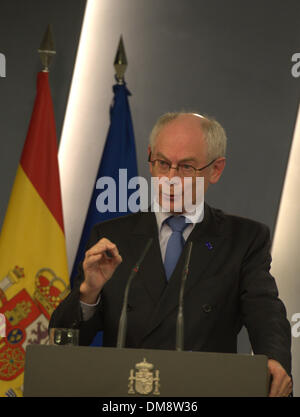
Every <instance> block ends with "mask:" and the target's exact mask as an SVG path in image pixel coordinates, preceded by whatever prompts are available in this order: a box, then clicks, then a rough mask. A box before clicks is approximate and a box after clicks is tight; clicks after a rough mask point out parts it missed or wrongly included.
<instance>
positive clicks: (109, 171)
mask: <svg viewBox="0 0 300 417" xmlns="http://www.w3.org/2000/svg"><path fill="white" fill-rule="evenodd" d="M113 92H114V99H113V104H112V106H111V108H110V127H109V130H108V134H107V138H106V142H105V146H104V150H103V154H102V158H101V161H100V165H99V169H98V173H97V176H96V180H95V183H94V188H93V193H92V196H91V200H90V204H89V208H88V212H87V216H86V220H85V224H84V227H83V231H82V235H81V239H80V243H79V246H78V251H77V254H76V258H75V261H74V264H73V269H72V274H71V285H72V282H73V280H74V278H75V276H76V274H77V273H78V266H79V264H80V262H81V261H82V260H83V258H84V253H85V250H86V245H87V242H88V239H89V235H90V232H91V230H92V227H93V225H94V224H96V223H99V222H102V221H105V220H108V219H112V218H115V217H119V216H121V215H125V214H128V213H129V212H130V211H129V208H128V206H127V205H125V204H124V203H125V201H124V199H123V202H122V207H121V208H120V206H119V205H118V202H119V194H120V188H121V192H123V193H124V185H125V184H124V178H123V179H121V180H120V177H119V170H120V169H122V170H126V180H127V183H126V187H127V184H128V182H129V180H130V179H131V178H133V177H135V176H137V159H136V150H135V140H134V131H133V124H132V119H131V112H130V107H129V101H128V96H130V95H131V93H130V92H129V90H128V89H127V87H126V83H124V84H116V85H114V86H113ZM124 172H125V171H123V173H124ZM103 177H110V178H112V179H113V180H114V182H115V184H116V195H115V201H116V202H117V204H116V210H107V211H106V212H101V211H99V206H98V207H97V198H98V197H99V194H100V193H101V190H99V188H97V187H96V184H97V180H98V179H100V178H103ZM132 193H133V190H126V193H124V194H126V201H128V198H129V197H130V195H131V194H132ZM125 206H126V207H125ZM101 343H102V339H101V336H98V337H97V338H96V340H95V342H94V343H93V345H101Z"/></svg>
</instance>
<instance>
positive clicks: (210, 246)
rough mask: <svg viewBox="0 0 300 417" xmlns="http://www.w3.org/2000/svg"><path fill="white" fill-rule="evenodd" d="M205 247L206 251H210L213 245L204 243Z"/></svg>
mask: <svg viewBox="0 0 300 417" xmlns="http://www.w3.org/2000/svg"><path fill="white" fill-rule="evenodd" d="M205 246H206V247H207V249H209V250H212V248H213V245H212V244H211V243H210V242H206V243H205Z"/></svg>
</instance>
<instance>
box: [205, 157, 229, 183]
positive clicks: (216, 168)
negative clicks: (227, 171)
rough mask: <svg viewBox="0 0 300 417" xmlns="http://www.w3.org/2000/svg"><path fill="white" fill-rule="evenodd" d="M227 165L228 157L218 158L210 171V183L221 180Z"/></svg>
mask: <svg viewBox="0 0 300 417" xmlns="http://www.w3.org/2000/svg"><path fill="white" fill-rule="evenodd" d="M225 165H226V158H225V157H222V158H218V159H217V160H216V161H215V162H214V163H213V165H212V168H211V172H210V176H209V182H210V184H216V183H217V182H218V181H219V179H220V177H221V175H222V173H223V170H224V168H225Z"/></svg>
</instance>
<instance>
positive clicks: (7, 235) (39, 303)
mask: <svg viewBox="0 0 300 417" xmlns="http://www.w3.org/2000/svg"><path fill="white" fill-rule="evenodd" d="M68 291H69V278H68V267H67V256H66V245H65V236H64V225H63V212H62V203H61V192H60V180H59V170H58V159H57V138H56V129H55V118H54V110H53V104H52V98H51V92H50V87H49V80H48V73H47V72H39V73H38V76H37V93H36V99H35V103H34V108H33V112H32V116H31V120H30V124H29V128H28V132H27V137H26V141H25V145H24V148H23V152H22V156H21V159H20V163H19V166H18V169H17V174H16V178H15V182H14V185H13V189H12V192H11V196H10V200H9V204H8V208H7V212H6V216H5V219H4V222H3V227H2V230H1V235H0V313H1V314H2V315H4V317H5V327H6V329H5V333H6V336H5V337H2V338H0V396H21V395H22V390H23V371H24V360H25V349H26V346H27V345H28V344H32V343H39V344H43V343H47V341H48V321H49V319H50V316H51V314H52V312H53V311H54V309H55V308H56V307H57V305H58V304H59V303H60V301H61V300H62V299H63V298H64V297H65V296H66V295H67V293H68Z"/></svg>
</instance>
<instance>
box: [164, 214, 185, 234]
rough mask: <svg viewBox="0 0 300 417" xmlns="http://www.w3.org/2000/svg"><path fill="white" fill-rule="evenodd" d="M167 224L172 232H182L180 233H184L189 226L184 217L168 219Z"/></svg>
mask: <svg viewBox="0 0 300 417" xmlns="http://www.w3.org/2000/svg"><path fill="white" fill-rule="evenodd" d="M166 223H167V225H168V226H170V227H171V229H172V232H180V233H182V232H183V231H184V229H185V228H186V227H187V226H188V225H189V224H188V223H187V222H186V221H185V217H184V216H171V217H168V218H167V220H166Z"/></svg>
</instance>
